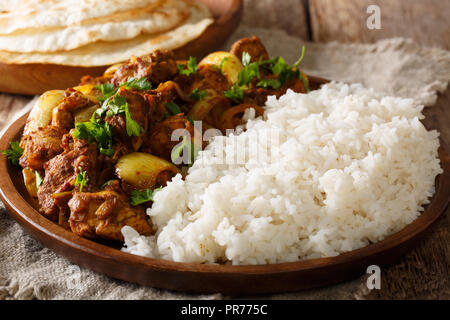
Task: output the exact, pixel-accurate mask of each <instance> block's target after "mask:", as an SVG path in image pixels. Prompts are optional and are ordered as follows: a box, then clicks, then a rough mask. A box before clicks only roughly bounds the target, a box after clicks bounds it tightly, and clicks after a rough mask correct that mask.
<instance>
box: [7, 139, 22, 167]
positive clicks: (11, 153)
mask: <svg viewBox="0 0 450 320" xmlns="http://www.w3.org/2000/svg"><path fill="white" fill-rule="evenodd" d="M9 145H10V146H11V148H10V149H8V150H3V151H2V153H3V154H4V155H5V156H6V157H7V158H8V159H9V160H10V161H11V163H12V164H13V165H15V166H18V165H19V159H20V157H21V156H22V154H23V149H22V148H21V147H20V146H19V142H18V141H11V142H10V143H9Z"/></svg>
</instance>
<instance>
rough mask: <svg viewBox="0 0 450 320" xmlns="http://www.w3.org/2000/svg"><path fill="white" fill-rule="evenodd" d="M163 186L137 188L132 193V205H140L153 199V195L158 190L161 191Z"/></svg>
mask: <svg viewBox="0 0 450 320" xmlns="http://www.w3.org/2000/svg"><path fill="white" fill-rule="evenodd" d="M161 189H162V188H156V189H154V190H152V189H145V190H142V191H140V190H135V191H133V192H132V193H131V199H130V200H131V205H132V206H138V205H140V204H142V203H145V202H148V201H153V196H154V195H155V193H156V192H158V191H160V190H161Z"/></svg>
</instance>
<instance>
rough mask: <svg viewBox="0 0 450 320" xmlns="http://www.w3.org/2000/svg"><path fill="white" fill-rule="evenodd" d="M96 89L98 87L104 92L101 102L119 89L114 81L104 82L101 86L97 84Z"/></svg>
mask: <svg viewBox="0 0 450 320" xmlns="http://www.w3.org/2000/svg"><path fill="white" fill-rule="evenodd" d="M94 88H95V89H98V90H100V91H101V92H102V97H100V98H99V100H100V102H103V101H105V100H106V99H108V98H109V97H111V96H113V95H114V94H115V93H116V91H117V89H116V88H114V85H113V84H112V83H109V82H108V83H102V84H101V85H99V86H95V87H94Z"/></svg>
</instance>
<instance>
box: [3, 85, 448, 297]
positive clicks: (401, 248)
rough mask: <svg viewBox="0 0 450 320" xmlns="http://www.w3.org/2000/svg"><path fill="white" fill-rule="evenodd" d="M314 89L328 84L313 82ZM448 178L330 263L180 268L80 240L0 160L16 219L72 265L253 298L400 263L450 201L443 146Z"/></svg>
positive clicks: (17, 131) (16, 132)
mask: <svg viewBox="0 0 450 320" xmlns="http://www.w3.org/2000/svg"><path fill="white" fill-rule="evenodd" d="M310 80H311V88H313V89H314V88H317V87H318V86H319V85H320V84H321V83H324V82H326V81H325V80H323V79H319V78H314V77H310ZM26 118H27V115H24V116H23V117H21V118H20V119H18V120H17V121H15V122H14V123H13V124H11V126H10V127H9V128H8V129H7V130H6V132H5V133H4V135H3V136H2V137H1V138H0V150H4V149H7V148H8V147H9V142H10V141H15V140H18V139H20V136H21V134H22V130H23V127H24V125H25V121H26ZM439 156H440V159H441V162H442V163H441V165H442V167H443V169H444V173H443V174H441V175H439V176H438V177H437V178H436V193H435V195H434V197H433V198H432V201H431V203H430V204H429V205H428V206H427V208H426V210H425V211H424V212H423V214H422V215H421V216H420V217H419V218H418V219H417V220H415V221H414V222H413V223H411V224H410V225H408V226H406V227H405V228H404V229H402V230H401V231H399V232H397V233H395V234H393V235H391V236H389V237H387V238H386V239H384V240H383V241H380V242H377V243H375V244H371V245H369V246H367V247H364V248H361V249H358V250H354V251H351V252H348V253H344V254H341V255H339V256H337V257H332V258H321V259H312V260H305V261H299V262H292V263H281V264H271V265H257V266H231V265H205V264H192V263H178V262H171V261H165V260H159V259H150V258H144V257H139V256H135V255H131V254H128V253H125V252H122V251H120V250H118V249H116V248H113V247H109V246H107V245H105V244H100V243H96V242H93V241H91V240H88V239H84V238H81V237H78V236H76V235H75V234H73V233H72V232H70V231H67V230H65V229H63V228H62V227H60V226H58V225H57V224H55V223H53V222H51V221H50V220H48V219H46V218H45V217H43V216H41V215H40V214H39V213H38V212H37V210H36V209H37V208H38V206H37V201H36V200H35V199H31V198H30V196H29V195H28V193H27V191H26V189H25V186H24V184H23V181H22V175H21V170H20V169H19V168H17V167H14V166H12V165H11V163H10V162H9V161H7V160H6V158H5V157H3V156H1V157H0V196H1V198H2V199H3V203H4V204H5V206H6V208H7V209H8V211H9V213H10V214H11V216H12V217H13V218H14V219H15V220H16V221H17V222H19V223H20V224H21V225H22V226H23V228H24V229H26V230H27V231H28V232H29V233H30V234H31V235H32V236H33V237H34V238H36V239H37V240H39V241H40V242H41V243H42V244H43V245H44V246H46V247H48V248H50V249H52V250H53V251H55V252H56V253H57V254H60V255H63V256H65V257H66V258H68V259H69V260H70V261H72V262H74V263H76V264H78V265H80V266H83V267H87V268H90V269H92V270H94V271H97V272H100V273H104V274H107V275H109V276H111V277H113V278H117V279H121V280H126V281H130V282H135V283H138V284H142V285H148V286H152V287H157V288H164V289H171V290H176V291H185V292H195V293H213V292H221V293H223V294H229V295H249V294H262V293H277V292H289V291H298V290H301V289H309V288H314V287H319V286H325V285H329V284H333V283H338V282H341V281H344V280H348V279H351V278H354V277H357V276H359V275H361V274H363V273H365V272H366V269H367V267H368V266H369V265H372V264H375V265H378V266H383V265H386V264H390V263H393V262H395V261H396V260H397V259H399V258H400V257H401V256H402V255H403V254H404V253H405V252H406V251H407V250H408V249H409V248H411V247H412V246H413V245H414V243H415V242H416V241H417V240H418V239H419V238H420V237H422V236H423V235H424V234H425V232H426V231H427V230H428V229H429V228H430V226H431V225H432V224H433V222H435V221H436V220H437V219H438V217H439V216H440V215H441V213H442V212H444V210H445V208H446V206H447V205H448V203H449V197H450V156H449V154H448V153H447V152H446V150H445V149H444V148H443V147H442V146H441V148H440V149H439Z"/></svg>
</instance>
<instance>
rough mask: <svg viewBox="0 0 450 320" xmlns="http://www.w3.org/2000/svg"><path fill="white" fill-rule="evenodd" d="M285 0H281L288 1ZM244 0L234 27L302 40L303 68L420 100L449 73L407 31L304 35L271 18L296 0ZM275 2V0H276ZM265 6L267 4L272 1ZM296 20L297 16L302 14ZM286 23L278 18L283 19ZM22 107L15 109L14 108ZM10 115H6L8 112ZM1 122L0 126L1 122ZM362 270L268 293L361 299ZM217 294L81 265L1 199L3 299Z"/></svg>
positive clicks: (277, 41) (277, 43) (286, 42)
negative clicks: (173, 288)
mask: <svg viewBox="0 0 450 320" xmlns="http://www.w3.org/2000/svg"><path fill="white" fill-rule="evenodd" d="M285 2H286V4H285ZM273 3H277V1H276V0H246V5H247V6H249V5H254V8H256V10H259V11H258V12H257V13H256V12H255V11H251V14H246V15H245V16H244V20H243V24H242V26H241V27H240V28H239V30H238V31H237V32H236V33H235V34H234V36H233V37H232V39H230V41H229V43H228V44H227V45H225V46H224V48H228V47H229V45H230V44H231V43H232V42H233V41H234V40H236V39H239V38H241V37H243V36H248V35H253V34H255V35H258V36H260V37H261V38H262V40H263V41H264V43H265V44H266V46H267V48H268V50H269V52H270V54H271V55H272V56H277V55H281V56H283V57H285V58H286V59H287V60H288V61H290V62H293V61H295V60H296V58H297V57H298V55H299V53H300V48H301V46H302V44H305V45H306V47H307V55H306V58H305V60H304V61H303V62H302V67H303V68H304V69H305V70H306V71H307V73H309V74H312V75H317V76H322V77H326V78H328V79H333V80H340V81H347V82H360V83H363V84H364V85H365V86H367V87H372V88H375V89H376V90H378V91H382V92H384V93H386V94H389V95H398V96H403V97H410V98H413V99H414V100H415V101H416V102H417V103H418V104H425V105H428V106H431V105H433V103H435V101H436V98H437V95H436V93H437V92H439V91H444V90H445V89H446V87H447V83H448V82H449V81H450V52H448V51H444V50H441V49H436V48H423V47H420V46H419V45H417V44H415V43H414V42H412V41H410V40H406V39H400V38H396V39H389V40H383V41H379V42H377V43H375V44H370V45H363V44H345V45H344V44H339V43H327V44H319V43H304V42H302V41H301V40H300V39H298V38H296V37H293V36H289V35H288V34H287V33H286V32H284V31H282V30H280V29H274V28H276V27H277V24H276V21H277V20H276V19H279V18H278V17H282V16H283V12H281V11H280V10H286V11H285V12H284V13H286V14H287V13H288V12H289V13H290V14H292V12H294V14H295V10H290V11H289V8H295V5H298V3H299V1H298V0H285V1H283V4H285V5H283V6H277V5H275V6H272V7H269V5H270V4H273ZM278 3H279V2H278ZM269 8H270V9H269ZM264 16H266V17H267V21H269V22H270V23H269V25H271V26H272V27H273V28H272V29H262V28H258V27H260V26H261V21H259V20H258V19H257V17H264ZM299 23H301V21H299ZM279 26H281V27H283V23H282V22H281V23H280V25H279ZM23 112H24V110H17V114H16V116H18V115H19V114H22V113H23ZM9 119H11V117H9ZM0 129H3V128H0ZM365 279H366V278H365V277H361V278H360V279H356V280H353V281H350V282H347V283H343V284H340V285H337V286H332V287H328V288H324V289H319V290H311V291H306V292H301V293H295V294H294V293H293V294H284V295H273V296H270V297H265V298H273V299H362V298H364V296H365V295H366V294H367V293H368V290H367V288H366V286H365ZM33 298H37V299H185V298H190V299H221V298H229V297H224V296H222V295H220V294H214V295H204V296H199V295H186V294H179V293H175V292H169V291H165V290H158V289H154V288H148V287H142V286H138V285H134V284H129V283H126V282H123V281H118V280H114V279H111V278H108V277H106V276H103V275H101V274H97V273H95V272H92V271H90V270H87V269H80V268H79V267H78V266H76V265H73V264H71V263H70V262H69V261H68V260H66V259H65V258H62V257H60V256H57V255H56V254H54V253H53V252H52V251H50V250H49V249H47V248H45V247H43V246H41V245H40V244H39V243H38V242H37V241H35V240H34V239H33V238H31V237H30V236H28V235H27V234H26V233H25V232H24V231H23V230H22V229H21V227H20V226H19V225H18V224H17V223H15V222H14V221H13V220H12V219H11V218H10V217H9V216H8V215H7V213H6V211H5V209H4V207H3V205H2V204H0V299H33Z"/></svg>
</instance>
